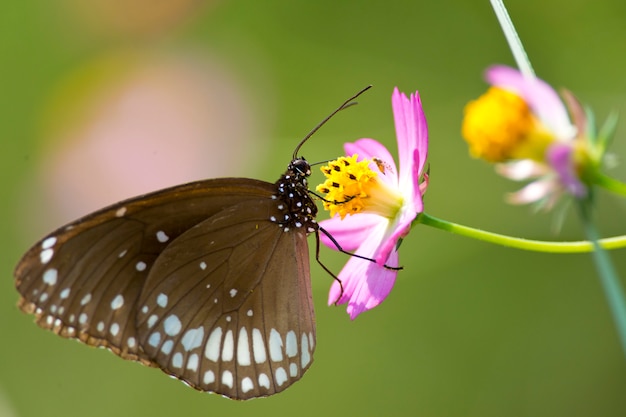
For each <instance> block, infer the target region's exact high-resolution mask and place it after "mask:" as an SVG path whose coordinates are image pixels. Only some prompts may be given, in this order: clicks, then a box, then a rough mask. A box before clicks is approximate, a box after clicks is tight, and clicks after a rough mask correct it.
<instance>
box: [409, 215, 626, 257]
mask: <svg viewBox="0 0 626 417" xmlns="http://www.w3.org/2000/svg"><path fill="white" fill-rule="evenodd" d="M415 222H417V223H421V224H425V225H427V226H432V227H434V228H437V229H441V230H445V231H448V232H451V233H456V234H457V235H461V236H466V237H471V238H474V239H478V240H483V241H485V242H489V243H494V244H496V245H501V246H509V247H512V248H517V249H523V250H529V251H535V252H548V253H582V252H593V250H594V245H593V243H592V242H588V241H584V240H583V241H577V242H548V241H542V240H529V239H522V238H518V237H512V236H506V235H501V234H498V233H492V232H487V231H485V230H480V229H475V228H473V227H468V226H463V225H460V224H457V223H452V222H449V221H446V220H441V219H438V218H436V217H433V216H431V215H429V214H426V213H422V214H420V215H419V217H418V218H417V219H416V220H415ZM598 243H599V244H600V246H602V247H603V248H604V249H619V248H626V236H616V237H611V238H606V239H599V240H598Z"/></svg>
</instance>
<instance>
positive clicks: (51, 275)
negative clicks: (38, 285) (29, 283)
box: [42, 268, 58, 285]
mask: <svg viewBox="0 0 626 417" xmlns="http://www.w3.org/2000/svg"><path fill="white" fill-rule="evenodd" d="M57 276H58V271H57V270H56V269H54V268H50V269H47V270H46V272H44V273H43V278H42V279H43V282H45V283H46V284H48V285H55V284H56V283H57Z"/></svg>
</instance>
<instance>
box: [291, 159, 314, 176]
mask: <svg viewBox="0 0 626 417" xmlns="http://www.w3.org/2000/svg"><path fill="white" fill-rule="evenodd" d="M289 168H290V169H291V170H293V171H294V172H296V173H298V174H300V175H301V176H303V177H308V176H310V175H311V165H309V163H308V162H307V161H306V160H305V159H304V158H300V159H296V160H294V161H292V162H291V164H290V166H289Z"/></svg>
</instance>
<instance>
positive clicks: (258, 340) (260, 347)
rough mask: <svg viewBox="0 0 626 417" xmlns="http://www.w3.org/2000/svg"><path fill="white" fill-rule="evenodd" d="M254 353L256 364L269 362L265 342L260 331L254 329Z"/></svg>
mask: <svg viewBox="0 0 626 417" xmlns="http://www.w3.org/2000/svg"><path fill="white" fill-rule="evenodd" d="M252 351H253V352H254V361H255V362H256V363H264V362H265V361H266V360H267V354H266V351H265V341H264V340H263V335H262V334H261V331H260V330H259V329H252ZM259 383H260V382H259ZM268 388H269V387H268Z"/></svg>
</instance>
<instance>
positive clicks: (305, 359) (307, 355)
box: [300, 333, 311, 369]
mask: <svg viewBox="0 0 626 417" xmlns="http://www.w3.org/2000/svg"><path fill="white" fill-rule="evenodd" d="M300 348H301V349H302V352H301V355H302V356H301V357H300V361H301V365H302V369H304V368H306V366H307V365H308V364H309V362H311V352H309V339H308V337H307V335H306V334H305V333H302V345H301V346H300Z"/></svg>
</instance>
